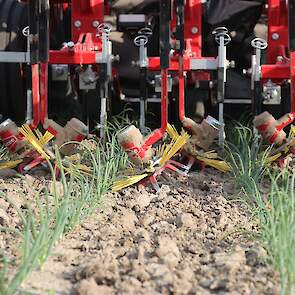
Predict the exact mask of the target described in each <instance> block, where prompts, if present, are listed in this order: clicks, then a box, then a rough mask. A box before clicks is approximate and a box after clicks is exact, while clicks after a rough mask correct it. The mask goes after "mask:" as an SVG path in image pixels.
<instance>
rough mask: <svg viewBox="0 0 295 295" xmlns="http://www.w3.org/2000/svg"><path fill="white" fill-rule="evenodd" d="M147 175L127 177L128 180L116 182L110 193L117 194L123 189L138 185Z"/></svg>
mask: <svg viewBox="0 0 295 295" xmlns="http://www.w3.org/2000/svg"><path fill="white" fill-rule="evenodd" d="M148 175H149V174H148V173H144V174H140V175H133V176H129V177H128V178H124V179H120V180H117V181H115V182H114V184H113V187H112V191H113V192H117V191H119V190H121V189H123V188H126V187H128V186H131V185H133V184H135V183H138V182H139V181H141V180H142V179H144V178H145V177H147V176H148Z"/></svg>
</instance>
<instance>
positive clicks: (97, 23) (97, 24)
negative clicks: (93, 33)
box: [92, 20, 99, 28]
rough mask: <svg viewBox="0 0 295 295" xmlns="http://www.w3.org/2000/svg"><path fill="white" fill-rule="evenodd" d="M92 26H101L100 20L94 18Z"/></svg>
mask: <svg viewBox="0 0 295 295" xmlns="http://www.w3.org/2000/svg"><path fill="white" fill-rule="evenodd" d="M92 26H93V28H97V27H98V26H99V21H98V20H94V21H93V22H92Z"/></svg>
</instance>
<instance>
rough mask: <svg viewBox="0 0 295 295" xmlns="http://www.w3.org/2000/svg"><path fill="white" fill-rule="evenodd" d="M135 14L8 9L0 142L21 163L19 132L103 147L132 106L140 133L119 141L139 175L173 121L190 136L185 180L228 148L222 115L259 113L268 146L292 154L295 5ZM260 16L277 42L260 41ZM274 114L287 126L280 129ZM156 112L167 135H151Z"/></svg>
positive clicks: (197, 2) (275, 2) (87, 4)
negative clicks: (93, 141) (288, 130)
mask: <svg viewBox="0 0 295 295" xmlns="http://www.w3.org/2000/svg"><path fill="white" fill-rule="evenodd" d="M127 2H128V3H127ZM127 2H126V1H124V0H119V1H102V0H92V1H90V0H84V1H81V0H71V1H70V0H69V1H64V0H63V1H59V0H38V1H23V2H18V1H15V0H1V1H0V26H1V31H0V39H1V40H0V46H1V47H0V50H1V51H0V72H1V77H2V78H3V79H2V82H1V83H0V86H1V89H2V90H3V91H2V93H1V94H0V95H1V96H0V101H1V104H0V107H1V109H0V113H1V114H2V123H1V125H0V137H1V139H2V141H3V142H4V144H5V145H6V146H7V147H8V148H9V149H10V150H11V151H12V152H17V151H18V150H21V149H22V147H23V144H22V141H23V134H21V133H20V132H19V129H18V128H17V126H16V124H15V123H14V121H16V123H18V124H20V123H21V124H22V123H24V122H26V123H27V124H28V125H29V126H30V129H31V130H34V129H36V128H38V127H39V128H40V127H42V128H43V129H44V130H47V131H48V132H50V134H52V135H53V136H54V137H55V143H56V144H57V145H58V146H61V145H62V144H63V143H64V142H67V141H81V140H83V139H84V138H85V137H87V135H88V134H89V132H90V130H91V129H93V128H94V127H95V128H96V130H98V134H97V135H98V136H99V137H100V138H101V139H103V138H104V136H105V127H106V122H107V118H108V117H109V118H111V117H112V116H113V115H114V114H116V113H119V112H120V111H122V110H123V109H124V107H125V106H126V105H127V104H131V106H132V107H133V108H134V109H136V110H137V111H138V116H137V117H138V122H139V124H138V127H139V128H137V127H136V126H128V127H127V128H126V129H124V130H123V131H122V132H121V133H120V134H119V135H118V139H119V141H120V143H121V145H122V147H123V149H125V150H126V152H127V153H128V155H129V156H130V159H131V160H132V161H134V162H135V163H136V164H137V165H150V163H151V161H155V162H157V161H159V159H155V150H154V146H155V145H157V143H158V142H159V141H161V140H162V139H163V137H164V135H165V133H166V130H167V127H168V121H173V122H174V123H175V124H176V125H177V124H179V125H181V126H182V127H183V128H184V129H186V130H187V131H188V132H189V133H190V135H191V136H190V138H189V139H188V138H187V139H186V142H185V143H183V144H182V145H181V148H183V150H184V151H185V152H184V154H185V155H187V157H188V159H189V163H190V164H188V165H184V166H181V165H182V164H181V165H178V164H179V163H178V164H177V163H174V165H176V166H177V165H178V168H181V169H184V170H185V171H187V169H188V167H189V166H190V165H191V163H192V157H191V156H192V154H194V155H196V154H198V155H199V151H201V152H208V151H209V149H210V146H211V144H212V143H213V141H214V140H215V138H218V142H219V146H220V147H223V145H224V140H225V132H224V111H225V110H226V112H227V113H228V114H229V115H232V113H233V111H232V110H234V109H235V105H238V106H239V110H241V109H243V108H242V107H241V106H242V105H245V104H246V105H247V104H248V105H251V108H252V114H253V115H254V116H256V119H255V120H254V124H255V126H256V127H257V129H258V131H259V132H260V133H261V134H262V136H263V137H264V138H265V139H266V140H268V141H269V143H270V144H274V143H278V145H279V146H281V145H283V144H285V142H286V136H285V135H286V134H285V133H284V131H283V128H285V127H286V126H287V125H289V124H291V123H292V122H293V119H294V114H295V31H294V30H295V29H294V30H293V28H295V11H294V10H295V1H294V0H291V1H290V0H289V1H282V0H269V1H258V0H257V1H251V2H250V1H243V0H238V1H228V0H224V1H214V0H210V1H202V0H174V1H168V0H149V1H131V2H130V1H127ZM130 3H131V4H130ZM130 5H131V7H130ZM261 15H265V16H266V17H267V19H268V21H267V31H268V34H267V41H266V38H264V39H263V38H257V37H256V36H255V34H254V31H255V30H254V27H255V26H256V25H257V24H258V23H259V20H260V19H261ZM262 25H263V24H262ZM264 26H265V27H266V25H264ZM264 37H266V36H264ZM265 54H266V60H265ZM6 72H7V75H5V73H6ZM13 79H15V85H14V83H13ZM134 85H136V87H135V86H134ZM57 105H60V106H61V107H60V109H59V110H58V112H59V115H60V117H63V118H62V120H60V119H59V118H58V116H57V114H56V113H55V111H56V108H55V107H56V106H57ZM228 106H230V107H228ZM269 106H276V111H275V112H273V115H274V116H275V117H278V116H279V113H282V114H284V113H288V114H287V115H286V116H284V117H283V118H282V119H281V120H279V122H278V121H276V119H275V118H274V117H272V115H270V114H269V113H268V112H267V111H269V112H271V108H270V107H269ZM175 110H177V111H175ZM278 110H279V111H278ZM151 111H152V112H154V111H155V112H156V113H160V117H161V119H160V122H158V123H159V124H160V127H159V128H158V129H156V130H154V131H152V132H150V133H148V132H147V130H148V127H150V126H152V127H153V126H154V124H150V121H151V119H150V117H149V113H150V112H151ZM263 111H265V112H263ZM65 113H70V116H68V115H67V116H66V115H65ZM169 113H170V115H169ZM74 114H78V115H77V116H75V115H74ZM208 114H211V115H212V116H213V117H217V118H218V120H216V119H214V118H213V117H211V116H207V115H208ZM71 115H72V117H71ZM152 120H155V119H152ZM56 121H59V122H56ZM62 121H63V122H62ZM155 121H157V120H155ZM60 122H62V123H60ZM62 125H64V127H63V126H62ZM174 135H175V134H174ZM175 136H176V135H175ZM175 138H176V137H175ZM195 158H196V157H195ZM170 164H171V162H170ZM172 166H173V165H172ZM172 166H169V167H170V168H171V167H172ZM162 168H163V167H161V169H162ZM178 168H177V169H178ZM173 169H174V168H173ZM174 170H176V168H175V169H174Z"/></svg>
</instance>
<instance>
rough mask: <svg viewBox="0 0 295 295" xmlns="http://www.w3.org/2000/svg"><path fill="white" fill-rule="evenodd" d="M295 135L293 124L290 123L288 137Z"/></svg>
mask: <svg viewBox="0 0 295 295" xmlns="http://www.w3.org/2000/svg"><path fill="white" fill-rule="evenodd" d="M291 137H295V125H292V126H291V128H290V132H289V138H291Z"/></svg>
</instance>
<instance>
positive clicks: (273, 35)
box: [271, 33, 280, 40]
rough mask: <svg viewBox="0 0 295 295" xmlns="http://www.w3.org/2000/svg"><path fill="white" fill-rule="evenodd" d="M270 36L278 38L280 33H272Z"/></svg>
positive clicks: (274, 38)
mask: <svg viewBox="0 0 295 295" xmlns="http://www.w3.org/2000/svg"><path fill="white" fill-rule="evenodd" d="M271 38H272V39H273V40H278V39H279V38H280V35H279V34H278V33H273V34H272V35H271Z"/></svg>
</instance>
